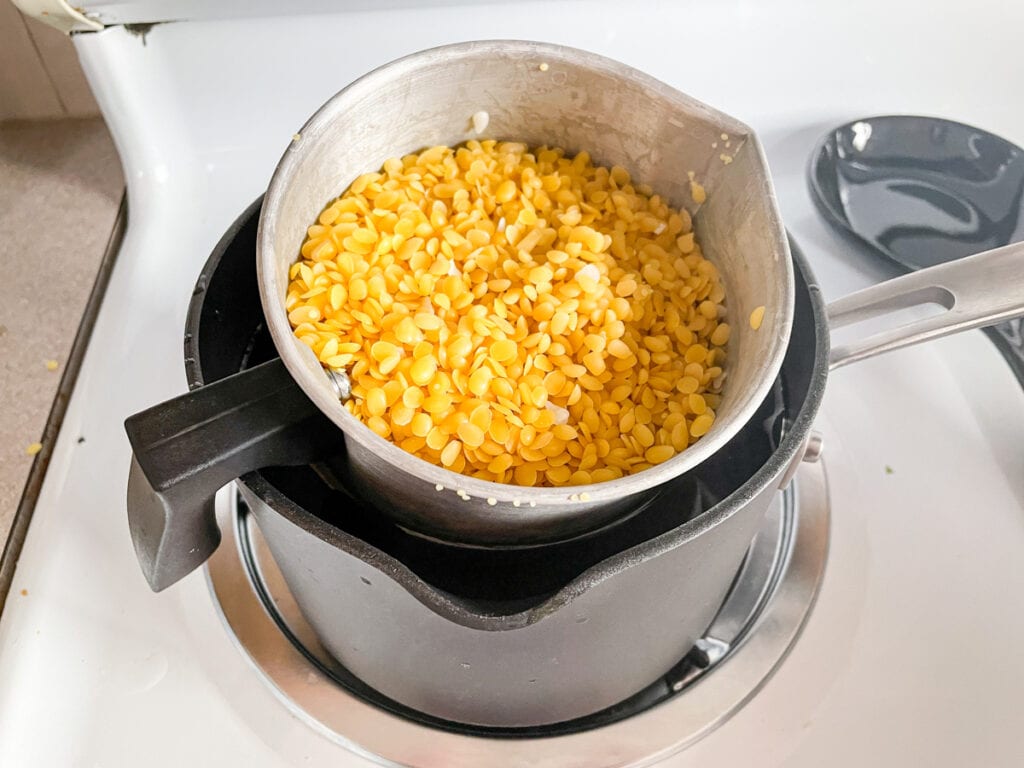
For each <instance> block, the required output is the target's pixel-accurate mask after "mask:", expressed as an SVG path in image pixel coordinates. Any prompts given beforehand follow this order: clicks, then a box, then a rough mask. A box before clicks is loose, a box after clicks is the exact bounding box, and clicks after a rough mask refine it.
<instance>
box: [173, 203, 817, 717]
mask: <svg viewBox="0 0 1024 768" xmlns="http://www.w3.org/2000/svg"><path fill="white" fill-rule="evenodd" d="M257 213H258V205H255V206H253V207H252V208H251V209H250V210H249V211H247V212H246V213H245V214H244V215H243V216H242V218H241V219H240V220H239V222H238V223H237V224H236V226H235V227H233V228H232V229H231V230H230V231H229V232H228V234H227V235H226V236H225V238H224V241H222V243H221V244H220V245H219V246H218V248H217V250H216V251H215V252H214V254H213V255H212V256H211V259H210V262H209V263H208V265H207V268H206V269H205V270H204V272H203V275H202V276H201V277H200V280H199V288H197V292H196V295H195V296H194V298H193V300H192V305H191V308H190V311H189V314H188V321H187V322H188V325H187V330H186V344H185V355H186V368H187V370H188V378H189V381H190V382H192V386H196V387H198V386H200V385H201V384H203V383H210V382H213V381H215V380H218V379H223V378H224V377H227V376H229V375H230V374H232V373H234V372H235V371H237V370H238V369H239V368H240V367H243V366H245V365H251V364H253V363H255V362H259V361H261V360H264V359H266V358H267V357H268V356H272V355H273V354H274V350H273V348H272V345H271V344H270V343H269V340H268V339H266V337H265V332H257V333H254V330H253V329H257V328H259V325H260V320H261V318H262V316H261V313H260V311H259V307H258V299H257V290H256V278H255V269H254V265H253V264H252V261H251V258H249V259H247V258H246V254H247V253H250V252H251V251H250V250H249V249H250V248H251V247H252V244H253V242H254V241H255V237H256V216H257ZM794 258H795V259H796V264H797V269H796V282H795V285H796V293H795V305H794V318H795V323H794V327H793V337H792V343H791V344H790V346H789V348H788V350H787V354H786V356H785V359H784V361H783V364H782V369H781V373H780V376H779V378H778V379H777V380H776V382H775V386H773V388H772V392H771V393H770V395H769V397H768V398H767V399H766V401H765V403H763V404H761V407H759V408H758V410H757V411H756V412H755V417H754V418H753V419H752V420H751V422H750V423H748V424H747V425H745V426H744V428H743V429H742V430H741V432H740V434H739V435H737V437H736V438H734V439H733V440H731V441H729V442H728V443H727V444H726V445H725V446H723V448H722V450H721V451H720V452H719V453H718V454H716V455H715V456H712V457H709V459H708V462H709V464H708V466H709V467H710V468H711V469H712V470H713V477H711V478H709V482H707V483H701V484H699V485H698V484H697V483H695V482H690V481H688V480H686V479H683V480H678V481H674V482H673V483H672V485H671V486H670V491H671V492H670V493H669V494H666V495H667V496H668V498H667V499H663V500H661V501H660V503H659V506H658V507H657V508H653V507H652V508H650V509H649V510H647V511H645V512H642V513H640V514H638V515H637V516H635V517H633V518H631V519H629V520H626V521H622V522H619V523H617V524H616V525H614V526H612V527H610V528H609V529H608V530H607V531H605V532H599V533H592V534H590V535H588V536H586V537H585V538H584V539H582V540H580V541H578V542H565V543H560V544H552V545H547V546H543V547H536V548H533V549H529V550H515V551H508V550H494V549H481V548H459V547H455V546H452V545H443V544H441V543H439V542H436V541H428V540H424V539H418V538H417V537H414V536H411V535H409V534H405V533H403V532H402V531H401V529H400V528H399V527H398V526H396V525H395V524H394V523H392V522H391V521H389V520H388V519H387V518H381V516H379V515H375V514H374V512H373V510H372V509H367V508H364V506H363V505H360V504H359V503H358V501H356V500H354V499H351V498H348V497H346V496H344V495H341V494H339V493H337V492H334V491H332V490H331V489H330V487H329V486H328V484H326V483H324V482H321V481H319V479H318V478H317V476H316V474H315V472H313V471H312V470H310V469H308V468H267V469H264V470H261V471H257V472H250V473H248V474H245V475H243V476H242V477H241V478H240V479H239V480H238V483H237V484H238V489H239V491H240V492H241V494H242V496H243V498H244V499H245V502H246V504H247V506H248V507H249V509H250V511H251V513H252V514H253V516H254V517H255V519H256V521H257V523H258V525H259V527H260V530H261V532H262V534H263V536H264V538H265V540H266V542H267V544H268V546H269V547H270V550H271V552H272V554H273V557H274V560H275V562H276V563H277V565H278V567H279V568H280V569H281V571H282V573H283V575H284V576H285V578H286V580H287V583H288V586H289V589H290V591H291V593H292V594H293V595H294V596H295V598H296V600H297V602H298V604H299V606H300V608H301V610H302V612H303V615H304V616H305V617H306V619H307V620H308V621H309V623H310V624H311V625H312V627H313V628H314V629H315V631H316V633H317V636H318V637H319V639H320V641H321V643H322V644H323V646H324V647H325V648H326V649H327V650H328V651H329V652H330V653H331V654H332V655H333V656H335V657H336V658H338V659H339V660H341V661H342V663H343V664H345V666H346V667H347V668H348V669H349V670H350V671H351V672H352V673H354V675H356V676H357V677H358V678H359V679H360V680H361V681H362V682H363V683H365V684H366V685H369V686H371V687H373V688H374V689H375V690H376V691H377V692H378V693H379V694H382V695H384V696H386V697H389V698H390V699H391V700H392V701H394V702H397V703H400V704H403V705H405V706H407V707H411V708H413V709H415V710H418V711H419V712H421V713H425V714H428V715H432V716H433V717H436V718H442V719H445V720H449V721H454V722H458V723H470V724H476V725H483V726H492V727H514V726H535V725H543V724H550V723H558V722H563V721H566V720H570V719H573V718H576V717H580V716H584V715H588V714H590V713H592V712H595V711H598V710H601V709H603V708H605V707H607V706H609V705H613V704H617V703H618V702H620V701H622V700H624V699H626V698H627V697H629V696H630V695H632V694H634V693H635V692H637V691H639V690H641V689H643V688H644V687H646V686H647V685H648V684H649V683H651V682H652V681H654V680H656V679H658V678H659V677H661V676H662V675H663V674H664V673H665V672H666V671H667V670H668V669H669V668H670V667H672V666H673V665H675V663H676V662H678V661H679V659H680V658H682V657H683V656H684V654H686V652H687V651H688V650H689V649H690V647H691V646H692V645H693V643H694V640H695V639H696V638H698V637H700V636H702V634H703V633H704V631H705V629H706V628H707V626H708V624H709V623H710V622H711V621H712V619H713V617H714V616H715V614H716V613H717V611H718V608H719V605H720V604H721V602H722V600H723V598H724V597H725V595H726V594H727V592H728V591H729V589H730V586H731V583H732V581H733V578H734V577H735V575H736V572H737V570H738V569H739V567H740V564H741V561H742V560H743V558H744V555H745V553H746V552H747V549H748V548H749V545H750V540H751V538H752V537H753V536H754V534H755V533H756V532H757V531H758V529H759V528H760V526H761V522H762V517H763V515H764V512H765V510H766V508H767V507H768V506H769V504H770V503H771V501H772V499H773V497H774V496H775V493H776V490H777V489H778V487H779V486H780V484H781V483H783V482H785V480H784V478H785V475H786V473H787V472H788V468H789V467H790V466H791V465H792V464H793V462H795V461H798V460H799V458H800V456H801V454H802V446H803V441H804V438H805V437H806V436H807V435H808V434H809V430H810V426H811V423H812V421H813V418H814V415H815V413H816V411H817V408H818V405H819V403H820V400H821V397H822V393H823V390H824V384H825V378H826V373H827V369H828V331H827V321H826V318H825V308H824V304H823V302H822V301H821V297H820V293H819V292H818V290H817V288H816V287H815V286H813V285H810V284H808V282H807V281H808V276H809V275H810V272H809V270H808V268H807V265H806V262H804V260H803V259H802V257H800V256H799V254H797V253H794ZM226 310H230V311H226ZM249 350H251V352H250V351H249ZM780 430H781V433H782V434H781V437H780ZM715 500H720V501H717V502H716V501H715ZM700 510H704V511H703V513H700V514H698V512H699V511H700ZM481 582H486V583H487V585H488V586H487V587H486V588H482V587H481V586H480V585H481Z"/></svg>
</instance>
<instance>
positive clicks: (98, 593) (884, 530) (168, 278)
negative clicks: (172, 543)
mask: <svg viewBox="0 0 1024 768" xmlns="http://www.w3.org/2000/svg"><path fill="white" fill-rule="evenodd" d="M684 5H685V6H686V7H683V6H684ZM1021 28H1024V6H1016V7H1014V8H1011V7H1010V4H1009V3H998V2H990V3H982V4H980V6H978V5H976V6H975V7H972V8H970V9H968V8H967V7H966V6H963V5H961V4H956V5H953V4H950V5H949V6H948V7H947V8H945V9H943V8H939V7H937V6H936V5H935V4H933V3H926V2H909V3H892V2H874V1H872V2H862V3H855V4H850V3H843V4H837V5H835V6H833V7H831V8H830V9H829V10H822V9H821V8H819V6H818V5H817V4H811V3H806V4H801V3H794V2H785V1H783V2H775V3H770V4H769V3H752V2H748V3H731V4H730V3H713V2H710V0H704V1H696V2H690V3H686V4H678V5H675V4H672V5H670V4H668V3H662V4H646V3H642V2H634V3H630V4H628V6H623V5H622V4H621V3H613V2H609V3H596V4H585V3H579V2H558V3H546V4H543V6H542V4H540V3H537V4H528V3H515V4H512V3H509V4H500V5H495V6H483V5H479V4H473V5H470V6H462V7H460V6H446V7H441V8H432V9H422V10H416V9H405V10H399V11H391V12H388V13H386V14H385V13H381V14H374V13H369V12H365V13H364V12H360V13H351V14H347V15H337V16H315V17H313V16H307V17H297V18H288V19H269V18H268V19H249V20H233V21H231V22H198V21H192V22H181V23H175V24H168V25H162V26H157V27H155V28H154V29H152V30H151V31H150V32H149V34H148V36H147V37H146V38H145V39H144V40H143V39H141V38H139V37H137V36H130V35H128V34H126V33H125V32H124V31H123V30H122V29H119V28H114V29H110V30H107V31H104V32H102V33H99V34H95V35H82V36H79V37H77V38H76V45H77V47H78V49H79V52H80V54H81V55H82V58H83V60H84V63H85V66H86V69H87V72H88V74H89V76H90V79H91V81H92V82H93V84H94V86H95V88H96V89H97V91H98V98H99V102H100V104H101V105H102V107H103V109H104V112H105V114H106V115H107V119H108V121H109V122H110V123H111V128H112V131H113V133H114V135H115V139H116V141H117V143H118V146H119V148H120V151H121V155H122V158H123V160H124V162H125V166H126V177H127V178H128V180H129V181H128V183H129V194H130V208H131V214H130V224H129V229H128V233H127V236H126V239H125V241H124V245H123V248H122V252H121V256H120V260H119V262H118V264H117V267H116V269H115V272H114V274H113V279H112V281H111V284H110V289H109V292H108V294H107V299H106V302H105V305H104V307H103V309H102V311H101V314H100V316H99V320H98V323H97V325H96V330H95V334H94V337H93V342H92V344H91V347H90V349H89V352H88V355H87V357H86V360H85V364H84V367H83V369H82V373H81V377H80V379H79V382H78V385H77V387H76V389H75V393H74V397H73V399H72V402H71V405H70V408H69V411H68V414H67V418H66V422H65V425H64V429H63V432H62V434H61V436H60V440H59V442H58V445H57V446H56V452H55V455H54V459H53V463H52V465H51V468H50V471H49V475H48V477H47V479H46V483H45V486H44V488H43V491H42V495H41V497H40V499H39V503H38V507H37V510H36V513H35V518H34V519H33V522H32V526H31V529H30V531H29V536H28V541H27V543H26V545H25V549H24V553H23V556H22V559H21V562H20V565H19V568H18V572H17V574H16V577H15V581H14V587H13V590H12V594H11V598H10V600H9V602H8V606H7V609H6V611H5V613H4V615H3V617H2V620H0V680H2V681H3V682H2V684H0V765H4V766H124V765H147V766H152V767H153V768H159V767H162V766H181V765H220V766H233V765H246V766H251V767H252V768H269V767H270V766H304V765H328V764H329V765H332V766H363V765H370V764H372V763H371V761H370V760H369V759H368V758H367V757H366V756H358V755H356V754H354V753H352V752H348V751H346V750H345V749H343V748H342V747H341V746H339V745H338V744H336V743H334V742H332V741H331V740H330V739H328V738H327V737H326V736H325V735H323V734H321V733H319V732H317V731H315V730H314V729H312V728H310V727H309V726H308V725H307V724H305V723H304V722H302V721H300V720H299V719H298V718H296V717H294V716H293V715H292V714H291V713H290V712H289V711H288V710H287V709H286V708H285V707H284V706H282V704H281V703H280V702H279V701H278V700H277V699H276V698H275V697H274V694H273V693H272V692H271V691H270V690H269V689H268V688H266V687H265V686H264V684H263V683H262V682H261V681H260V680H259V678H258V676H257V675H256V674H255V673H254V671H253V669H252V668H251V667H250V666H249V664H248V662H247V661H246V659H245V658H244V657H243V655H242V654H241V653H240V652H239V650H238V649H237V648H236V647H235V646H234V645H233V643H232V640H231V639H230V638H229V636H228V634H227V633H226V632H225V630H224V628H223V626H222V625H221V622H220V619H219V618H218V615H217V612H216V609H215V607H214V606H213V604H212V602H211V599H210V594H209V590H208V588H207V585H206V582H205V579H204V577H203V575H202V574H201V573H195V574H193V575H192V576H190V577H189V578H188V579H186V580H185V581H184V582H183V583H181V584H179V585H178V586H176V587H174V588H172V589H171V590H168V591H167V592H166V593H164V594H160V595H153V594H151V593H150V592H149V590H148V588H147V586H146V584H145V582H144V581H143V578H142V576H141V574H140V573H139V570H138V567H137V565H136V563H135V558H134V554H133V552H132V547H131V543H130V541H129V537H128V529H127V524H126V520H125V511H124V489H125V479H126V476H127V469H128V456H129V452H128V445H127V441H126V439H125V437H124V434H123V431H122V429H121V421H122V420H123V418H124V417H125V416H127V415H129V414H130V413H132V412H134V411H136V410H138V409H141V408H142V407H145V406H148V405H151V404H153V403H156V402H158V401H160V400H162V399H165V398H167V397H169V396H172V395H174V394H176V393H179V392H181V391H183V390H184V388H185V383H184V376H183V373H182V362H181V334H182V327H183V321H184V314H185V308H186V305H187V302H188V299H189V296H190V293H191V288H192V284H193V281H194V279H195V276H196V274H197V273H198V270H199V268H200V266H201V265H202V263H203V261H204V260H205V258H206V256H207V254H208V253H209V251H210V249H211V248H212V246H213V244H214V243H215V242H216V240H217V239H218V238H219V237H220V235H221V233H222V232H223V231H224V229H225V228H226V227H227V226H228V224H229V223H230V222H231V221H232V220H233V219H234V217H235V216H236V215H237V214H238V213H239V212H240V211H241V210H242V209H243V208H244V207H245V206H246V204H248V203H249V202H250V201H251V200H252V199H253V198H255V197H256V196H257V194H259V192H260V191H261V188H262V187H264V186H265V185H266V183H267V180H268V178H269V176H270V173H271V171H272V169H273V167H274V164H275V162H276V159H277V157H278V156H279V154H280V152H281V151H282V149H283V147H284V146H286V144H287V143H288V141H289V139H290V137H291V135H292V133H293V132H294V131H295V130H296V129H297V127H298V126H299V125H300V124H301V123H302V122H303V120H304V119H305V117H306V116H307V115H308V114H309V113H310V112H312V111H313V110H314V109H315V108H316V107H317V106H318V105H319V104H320V103H321V102H322V101H324V100H325V99H326V98H327V97H328V96H329V95H331V94H332V93H333V92H334V91H336V90H337V89H339V88H341V87H342V86H343V85H345V84H346V83H348V82H349V81H350V80H352V79H353V78H354V77H356V76H358V75H359V74H361V73H363V72H364V71H366V70H367V69H369V68H371V67H373V66H375V65H377V64H380V63H383V62H385V61H387V60H389V59H391V58H394V57H396V56H399V55H402V54H405V53H408V52H411V51H414V50H417V49H420V48H424V47H428V46H431V45H435V44H439V43H445V42H453V41H457V40H464V39H472V38H485V37H522V38H531V37H532V38H537V37H539V38H541V39H547V40H551V41H553V42H560V43H566V44H570V45H575V46H579V47H585V48H589V49H592V50H594V51H597V52H599V53H603V54H606V55H609V56H612V57H615V58H618V59H620V60H622V61H624V62H626V63H629V64H632V65H634V66H637V67H639V68H641V69H644V70H646V71H648V72H650V73H651V74H653V75H655V76H657V77H659V78H661V79H663V80H665V81H667V82H669V83H671V84H673V85H675V86H677V87H678V88H680V89H682V90H683V91H686V92H688V93H690V94H692V95H693V96H696V97H697V98H700V99H703V100H705V101H707V102H709V103H711V104H714V105H715V106H717V107H719V108H721V109H723V110H725V111H726V112H729V113H731V114H734V115H736V116H737V117H739V118H740V119H743V120H745V121H746V122H748V123H749V124H751V125H752V126H753V127H754V128H755V129H756V130H757V131H758V132H759V133H760V135H761V137H762V138H763V140H764V143H765V146H766V149H767V153H768V157H769V161H770V162H771V164H772V167H773V170H774V173H775V179H776V184H777V189H778V193H779V197H780V200H781V204H782V209H783V214H784V217H785V220H786V222H787V224H788V226H789V227H790V228H791V230H792V232H793V234H794V235H795V237H796V238H797V240H798V242H799V243H800V245H801V246H802V247H803V249H804V250H805V251H806V253H807V254H808V256H809V258H810V260H811V262H812V264H813V265H814V268H815V270H816V272H817V276H818V278H819V280H820V281H821V283H822V284H823V287H824V289H825V292H826V295H828V296H830V297H835V296H839V295H841V294H843V293H845V292H848V291H851V290H853V289H856V288H858V287H861V286H863V285H865V284H867V283H870V282H874V281H877V280H879V279H882V278H883V277H885V276H886V275H887V273H886V270H885V268H884V267H882V266H880V265H877V264H873V263H867V262H866V261H865V260H864V259H863V257H862V256H860V255H859V254H854V253H852V252H851V251H850V250H849V249H848V248H847V247H845V246H844V245H843V244H842V243H840V242H838V241H837V240H836V239H835V238H833V237H832V236H831V235H829V234H828V233H827V232H826V231H825V229H824V226H823V225H822V224H821V223H820V222H819V221H818V219H817V217H816V214H815V213H814V212H813V210H812V208H811V206H810V203H809V200H808V198H807V194H806V192H805V189H804V180H803V173H804V165H805V162H806V157H807V154H808V152H809V151H810V150H811V147H812V144H813V142H814V140H815V139H817V138H818V136H819V135H820V134H821V133H822V132H823V131H824V130H825V129H827V128H829V127H831V126H833V125H835V124H838V123H840V122H844V121H846V120H848V119H850V118H853V117H856V116H860V115H870V114H880V113H889V112H912V113H925V114H928V113H931V114H941V115H944V116H947V117H951V118H955V119H961V120H964V121H967V122H972V123H975V124H977V125H979V126H982V127H984V128H987V129H989V130H992V131H995V132H997V133H1000V134H1002V135H1004V136H1006V137H1007V138H1009V139H1011V140H1014V141H1016V142H1017V143H1024V102H1022V101H1021V100H1020V99H1019V98H1016V97H1015V96H1014V94H1016V93H1018V92H1019V91H1020V86H1021V84H1022V83H1024V64H1022V61H1024V59H1021V57H1020V55H1019V52H1018V51H1019V39H1018V34H1019V33H1018V31H1019V30H1020V29H1021ZM472 112H473V105H469V104H467V105H466V113H467V116H468V115H469V114H471V113H472ZM395 119H401V116H400V115H399V114H397V113H396V116H395ZM819 429H820V430H821V431H822V432H823V433H824V435H825V437H826V453H827V457H828V461H829V465H828V466H829V472H830V481H831V485H832V504H833V509H832V550H831V555H830V558H829V563H828V566H827V569H826V575H825V580H824V584H823V587H822V591H821V594H820V596H819V600H818V604H817V607H816V608H815V610H814V613H813V614H812V616H811V618H810V621H809V623H808V625H807V627H806V629H805V631H804V633H803V635H802V637H801V638H800V639H799V640H798V642H797V644H796V647H795V648H794V650H793V652H792V654H791V655H790V657H789V658H788V659H787V660H786V662H785V663H784V664H783V666H782V668H781V669H780V670H779V671H778V672H777V674H776V675H775V677H774V678H772V680H770V681H769V683H768V684H767V685H766V687H765V688H764V689H763V690H762V691H761V692H760V693H759V694H758V695H757V696H756V697H755V698H754V699H753V700H752V701H751V702H750V703H749V704H748V705H747V706H746V707H745V708H744V709H743V710H742V711H740V712H739V713H738V714H737V715H736V716H734V717H733V718H732V719H731V720H729V721H728V722H727V723H726V724H725V725H724V726H723V727H722V728H721V729H719V730H718V731H715V732H714V733H712V734H710V735H709V736H708V737H706V738H705V739H704V740H702V741H700V742H698V743H697V744H696V745H694V746H692V747H691V748H689V749H688V750H686V751H685V752H683V753H681V754H679V755H676V756H674V757H671V758H668V759H666V760H665V761H663V764H664V765H671V766H703V765H709V764H714V765H758V766H787V768H819V766H822V765H829V766H834V767H838V768H844V767H846V766H849V767H851V768H852V767H854V766H862V765H884V766H904V765H929V766H950V767H951V768H952V767H956V768H959V766H964V765H986V766H1015V765H1020V764H1024V739H1022V738H1021V728H1022V726H1024V709H1022V708H1021V705H1020V691H1021V690H1024V654H1022V653H1021V652H1020V648H1021V645H1022V643H1024V611H1021V610H1020V607H1019V606H1020V596H1021V595H1022V594H1024V448H1022V446H1024V394H1022V391H1021V388H1020V387H1019V385H1018V384H1017V383H1016V382H1015V381H1014V379H1013V378H1012V377H1011V375H1010V374H1009V372H1008V370H1007V369H1006V367H1005V366H1004V365H1003V364H1002V362H1001V360H1000V359H999V357H998V355H997V354H996V352H995V351H994V349H993V348H992V347H991V346H990V345H989V343H988V342H987V340H985V339H984V338H983V337H982V336H981V335H980V334H979V333H977V332H974V333H971V334H968V335H966V336H963V337H960V338H955V339H950V340H946V341H942V342H939V343H936V344H933V345H931V346H927V347H918V348H915V349H911V350H907V351H904V352H899V353H895V354H893V355H890V356H888V357H884V358H879V359H877V360H873V361H868V362H866V363H863V364H860V365H857V366H851V367H850V368H847V369H843V370H841V371H839V372H837V373H836V375H835V376H834V377H832V379H831V381H830V382H829V391H828V395H827V398H826V403H825V406H824V410H823V413H822V416H821V418H820V423H819ZM79 435H82V436H84V437H85V438H86V442H85V443H82V444H79V443H77V442H76V440H77V438H78V436H79ZM887 466H888V467H890V468H891V470H892V472H891V474H890V473H887V470H886V467H887ZM22 590H27V595H26V596H22V595H21V591H22ZM423 763H424V764H425V765H430V766H447V765H448V764H449V763H448V762H446V759H445V756H444V755H424V756H423ZM565 765H567V766H571V765H574V762H573V756H572V755H566V756H565Z"/></svg>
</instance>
